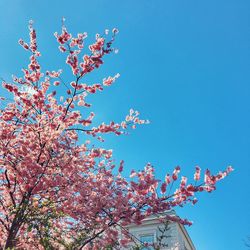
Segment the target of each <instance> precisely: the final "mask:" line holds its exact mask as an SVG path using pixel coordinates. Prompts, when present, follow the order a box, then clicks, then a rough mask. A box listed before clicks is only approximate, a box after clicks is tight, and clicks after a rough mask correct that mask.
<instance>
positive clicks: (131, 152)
mask: <svg viewBox="0 0 250 250" xmlns="http://www.w3.org/2000/svg"><path fill="white" fill-rule="evenodd" d="M0 9H1V15H0V56H1V60H0V75H1V77H4V78H5V79H10V76H11V74H13V73H15V74H18V72H20V71H19V69H20V68H21V67H23V66H25V65H26V62H27V60H26V56H27V55H26V54H25V52H24V51H23V50H22V49H21V48H20V47H19V46H18V44H17V40H18V39H19V38H20V37H23V38H27V22H28V20H29V19H34V20H35V26H36V28H37V30H38V39H39V41H40V42H39V45H40V49H41V52H42V54H43V57H42V63H43V68H44V69H58V68H61V67H62V66H61V65H62V62H63V61H64V57H63V55H62V54H60V53H59V52H58V50H57V48H56V46H57V44H56V42H55V39H54V37H53V32H54V31H57V30H59V29H60V21H61V17H62V16H65V17H66V19H67V26H68V29H69V30H71V31H72V32H75V33H76V32H79V31H87V32H88V33H89V38H91V37H93V35H94V34H95V33H96V32H102V31H103V30H104V29H105V28H110V29H111V28H113V27H117V28H119V30H120V33H119V36H118V39H117V42H116V46H117V47H118V48H119V49H120V52H119V54H117V55H114V56H111V57H109V58H107V59H106V62H105V66H104V67H103V68H102V69H101V70H100V71H99V72H98V73H97V74H96V75H95V79H96V81H97V80H100V79H102V78H103V77H105V76H107V75H109V74H111V75H114V74H115V73H117V72H119V73H120V74H121V78H120V79H119V80H118V81H117V82H116V83H115V85H113V86H112V87H111V88H109V89H107V90H106V91H104V92H103V93H100V94H98V95H96V96H95V97H93V103H94V107H93V108H94V110H95V111H96V113H98V116H97V120H100V121H102V120H104V121H109V120H110V119H115V120H117V121H120V120H122V118H123V117H124V116H125V115H126V113H127V111H128V110H129V108H130V107H134V108H135V109H138V110H140V111H141V114H142V116H143V117H145V118H148V119H150V120H151V124H150V125H147V126H144V127H140V128H139V129H137V130H136V131H133V133H132V134H131V135H130V136H124V137H114V136H111V137H109V139H108V140H107V141H106V144H105V145H106V147H108V148H109V147H110V148H113V149H114V155H115V157H116V159H117V160H120V159H124V160H125V163H126V169H127V170H130V169H132V168H135V169H140V168H142V167H143V166H144V164H145V163H146V162H148V161H149V162H151V163H152V164H153V165H154V166H155V167H156V171H157V175H158V176H159V177H161V178H163V177H164V175H165V172H167V171H172V169H173V167H175V166H176V165H180V166H181V167H182V168H183V172H184V174H185V175H187V176H190V177H192V175H193V169H194V166H195V165H197V164H198V165H200V166H201V167H202V168H204V169H205V168H211V170H213V171H215V172H217V171H218V170H221V169H224V168H225V167H227V166H228V165H233V167H234V168H235V172H233V173H232V174H231V175H230V176H229V177H228V178H226V179H225V180H223V181H222V182H221V183H220V184H219V185H218V190H217V191H216V192H214V193H213V194H204V195H201V196H200V198H201V199H200V201H199V203H198V204H197V205H196V206H195V207H191V206H190V207H186V208H185V209H179V210H178V212H179V214H180V215H182V216H184V217H188V218H189V219H191V220H193V221H194V225H193V226H192V227H191V228H189V229H188V230H189V233H190V235H191V237H192V239H193V241H194V243H195V245H196V247H197V250H200V249H201V250H224V249H225V250H241V249H245V246H244V243H243V240H244V238H245V237H246V236H247V235H250V194H249V191H250V181H249V178H250V170H249V169H250V72H249V67H250V1H249V0H210V1H204V0H189V1H184V0H175V1H173V0H171V1H170V0H161V1H160V0H158V1H157V0H127V1H118V0H109V1H104V0H102V1H101V0H92V1H87V0H76V1H73V2H72V3H71V2H70V1H62V0H61V1H57V0H53V1H48V0H43V1H38V0H30V1H27V0H16V1H8V0H1V2H0ZM64 78H65V80H71V79H69V78H68V75H67V74H66V75H65V77H64ZM91 101H92V98H91Z"/></svg>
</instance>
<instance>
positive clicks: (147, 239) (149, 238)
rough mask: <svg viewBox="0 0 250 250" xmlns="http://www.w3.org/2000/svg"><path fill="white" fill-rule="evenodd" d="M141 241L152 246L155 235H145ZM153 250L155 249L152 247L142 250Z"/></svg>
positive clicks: (141, 237)
mask: <svg viewBox="0 0 250 250" xmlns="http://www.w3.org/2000/svg"><path fill="white" fill-rule="evenodd" d="M140 241H141V242H143V243H149V244H150V245H151V244H152V243H154V235H153V234H144V235H141V236H140ZM149 249H150V250H151V249H153V247H152V246H149V247H143V248H142V250H149Z"/></svg>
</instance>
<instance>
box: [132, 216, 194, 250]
mask: <svg viewBox="0 0 250 250" xmlns="http://www.w3.org/2000/svg"><path fill="white" fill-rule="evenodd" d="M168 213H169V214H170V215H175V213H174V211H171V212H168ZM162 217H163V216H151V217H148V218H146V219H144V220H143V222H142V224H141V225H134V224H133V225H130V226H129V227H128V228H127V229H128V231H129V233H130V234H131V235H133V239H134V241H135V243H134V245H136V244H138V245H142V244H141V243H149V244H150V243H151V244H152V243H158V244H159V243H160V244H161V246H160V249H161V250H195V246H194V244H193V242H192V240H191V238H190V237H189V235H188V232H187V230H186V229H185V227H184V226H183V225H181V224H179V223H177V222H171V223H170V222H168V223H164V222H162V221H161V220H159V218H162ZM167 225H168V226H167ZM127 249H128V248H127ZM129 249H133V248H132V246H131V247H130V248H129ZM141 249H143V250H149V249H150V250H151V249H154V248H153V247H142V248H140V250H141Z"/></svg>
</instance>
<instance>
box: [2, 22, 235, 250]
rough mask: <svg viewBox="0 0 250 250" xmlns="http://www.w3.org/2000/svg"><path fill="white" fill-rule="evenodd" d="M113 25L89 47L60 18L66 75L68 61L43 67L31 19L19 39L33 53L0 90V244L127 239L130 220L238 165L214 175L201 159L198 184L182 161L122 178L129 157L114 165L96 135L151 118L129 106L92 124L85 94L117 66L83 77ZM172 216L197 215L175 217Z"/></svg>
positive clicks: (99, 245) (107, 48)
mask: <svg viewBox="0 0 250 250" xmlns="http://www.w3.org/2000/svg"><path fill="white" fill-rule="evenodd" d="M117 33H118V30H117V29H113V30H112V32H109V31H108V30H105V32H104V34H103V35H99V34H97V35H96V37H95V41H94V43H93V44H91V45H90V46H89V47H88V48H85V46H84V43H85V39H86V38H87V34H86V33H79V34H77V36H75V37H73V36H72V34H70V33H69V32H68V31H67V29H66V27H65V26H64V24H63V25H62V31H61V33H60V34H58V33H55V37H56V39H57V42H58V43H59V50H60V51H61V52H62V53H64V54H65V55H66V64H68V65H69V67H70V68H71V70H72V79H70V80H69V79H67V80H65V79H63V77H62V73H63V72H62V70H57V71H46V72H44V73H42V70H41V66H40V64H39V62H38V60H39V57H40V56H41V53H40V52H39V51H38V48H37V40H36V31H35V29H34V27H33V24H32V22H30V24H29V35H30V41H29V42H28V43H27V42H25V41H24V40H22V39H20V40H19V44H20V45H21V46H22V47H23V48H24V49H25V50H26V51H27V52H28V53H29V54H30V57H29V60H30V62H29V64H28V66H27V68H25V69H23V70H22V71H23V76H22V77H17V76H13V81H11V82H7V81H5V80H3V82H2V87H3V89H5V90H7V91H8V92H9V94H8V95H9V96H12V97H10V98H6V95H5V97H4V96H2V97H1V107H2V108H1V110H0V248H1V249H105V248H106V247H108V246H112V245H114V244H116V245H117V244H118V245H119V246H126V244H128V243H129V242H130V240H131V239H130V236H129V234H128V233H127V231H126V230H125V227H126V225H129V224H131V223H140V222H141V221H142V220H143V219H144V218H145V217H146V216H150V215H152V214H156V213H159V212H164V211H166V210H170V209H173V208H175V207H177V206H183V205H185V204H187V203H192V204H195V203H196V201H197V199H196V198H195V194H196V193H198V192H212V191H214V190H215V184H216V182H217V181H219V180H221V179H222V178H224V177H225V176H227V175H228V174H229V173H230V172H231V171H232V168H231V167H228V168H227V169H226V170H225V171H223V172H219V173H218V174H216V175H212V174H210V171H209V170H206V171H205V173H204V181H201V180H200V175H201V169H200V168H199V167H196V169H195V173H194V181H193V184H192V181H191V182H190V183H188V182H187V178H186V177H184V176H183V177H181V178H179V172H180V167H176V168H175V169H174V171H173V173H171V174H166V178H165V180H163V181H159V180H157V179H156V178H155V176H154V168H153V166H151V165H150V164H147V165H146V166H145V168H144V169H143V170H141V171H134V170H132V172H131V175H130V178H125V177H123V174H122V173H123V167H124V162H123V161H121V162H120V164H119V165H118V166H116V165H115V164H114V161H113V159H112V150H110V149H105V148H104V147H97V146H95V145H94V141H95V140H100V141H102V142H103V139H102V135H104V134H108V133H113V134H116V135H118V136H119V135H122V134H124V133H127V132H126V131H128V130H129V129H131V128H135V126H137V125H139V124H145V123H148V121H147V120H143V119H140V118H139V112H137V111H134V110H133V109H131V110H130V111H129V114H128V115H127V116H126V118H125V120H124V121H122V122H114V121H111V122H110V123H108V124H106V123H102V124H99V125H97V126H94V125H93V123H92V121H93V119H94V116H95V114H94V113H93V112H91V105H90V104H89V103H88V102H87V97H88V96H89V95H93V94H95V93H97V92H98V91H102V90H103V89H104V88H106V87H109V86H111V85H112V84H113V83H114V81H115V80H116V79H117V78H118V77H119V74H117V75H115V76H108V77H106V78H105V79H103V81H102V82H101V83H95V84H86V83H83V79H84V78H85V76H86V75H88V74H90V73H91V72H93V71H96V70H97V69H98V68H99V67H101V65H102V64H103V62H104V61H103V60H104V57H105V56H108V55H110V54H112V53H114V52H116V50H115V49H114V48H113V43H114V41H115V38H116V36H117ZM59 93H64V94H62V96H60V95H59ZM86 113H88V114H89V115H86ZM91 141H92V142H91ZM179 179H180V183H179V184H178V180H179ZM175 186H176V187H177V188H176V191H172V189H173V187H175ZM166 219H167V220H169V221H176V222H178V223H182V224H187V225H190V224H191V222H190V221H188V220H186V219H181V218H179V217H176V216H170V215H166Z"/></svg>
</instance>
